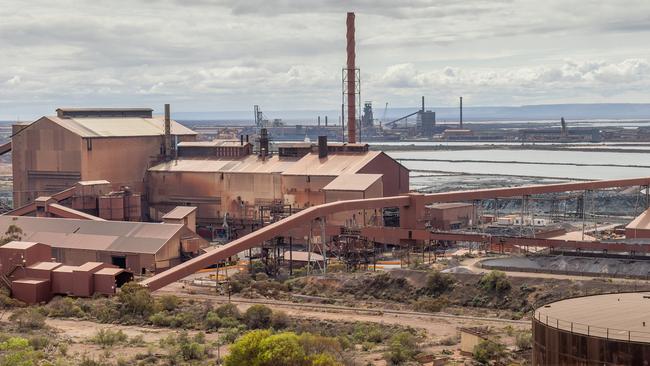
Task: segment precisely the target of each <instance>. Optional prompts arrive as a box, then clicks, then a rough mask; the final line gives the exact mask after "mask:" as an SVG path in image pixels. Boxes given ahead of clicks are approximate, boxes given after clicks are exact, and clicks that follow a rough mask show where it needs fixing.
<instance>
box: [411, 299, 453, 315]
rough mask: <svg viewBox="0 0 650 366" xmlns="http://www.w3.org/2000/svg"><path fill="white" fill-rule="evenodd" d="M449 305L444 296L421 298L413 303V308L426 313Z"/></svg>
mask: <svg viewBox="0 0 650 366" xmlns="http://www.w3.org/2000/svg"><path fill="white" fill-rule="evenodd" d="M446 306H447V300H446V299H444V298H437V299H427V298H421V299H418V300H417V301H415V302H414V303H413V310H415V311H420V312H425V313H437V312H439V311H442V309H444V308H445V307H446Z"/></svg>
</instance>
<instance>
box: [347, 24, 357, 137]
mask: <svg viewBox="0 0 650 366" xmlns="http://www.w3.org/2000/svg"><path fill="white" fill-rule="evenodd" d="M346 26H347V34H346V38H347V55H348V58H347V70H346V71H347V79H348V90H347V95H348V142H349V143H351V144H354V143H356V142H357V128H356V123H357V120H356V111H357V106H356V95H357V87H356V53H355V39H354V13H352V12H350V13H348V17H347V20H346Z"/></svg>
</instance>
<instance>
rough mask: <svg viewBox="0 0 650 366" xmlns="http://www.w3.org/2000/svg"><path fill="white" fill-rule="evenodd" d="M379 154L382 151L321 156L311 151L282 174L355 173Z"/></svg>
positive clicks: (324, 174)
mask: <svg viewBox="0 0 650 366" xmlns="http://www.w3.org/2000/svg"><path fill="white" fill-rule="evenodd" d="M379 154H381V151H367V152H362V153H345V154H336V153H335V154H329V155H327V157H325V158H319V157H318V154H317V153H311V154H307V155H305V156H303V157H302V158H301V159H300V160H298V161H297V162H296V163H295V164H293V165H291V166H290V167H289V168H288V169H286V170H285V171H284V173H282V175H322V176H339V175H341V174H354V173H357V172H358V171H359V170H360V169H362V168H363V167H364V166H366V165H367V164H368V163H369V162H370V161H372V160H373V159H374V158H376V157H377V156H379Z"/></svg>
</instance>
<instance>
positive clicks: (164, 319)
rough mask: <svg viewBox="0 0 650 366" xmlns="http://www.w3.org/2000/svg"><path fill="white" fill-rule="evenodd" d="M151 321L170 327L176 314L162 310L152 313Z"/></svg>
mask: <svg viewBox="0 0 650 366" xmlns="http://www.w3.org/2000/svg"><path fill="white" fill-rule="evenodd" d="M149 321H150V322H151V324H153V325H155V326H157V327H169V326H171V324H172V321H174V316H173V315H168V314H167V313H165V312H162V311H161V312H158V313H155V314H153V315H151V316H150V317H149Z"/></svg>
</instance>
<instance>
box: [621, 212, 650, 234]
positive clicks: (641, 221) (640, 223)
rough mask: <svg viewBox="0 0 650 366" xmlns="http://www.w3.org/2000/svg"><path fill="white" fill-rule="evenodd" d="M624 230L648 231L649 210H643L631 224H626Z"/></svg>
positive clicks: (649, 222)
mask: <svg viewBox="0 0 650 366" xmlns="http://www.w3.org/2000/svg"><path fill="white" fill-rule="evenodd" d="M625 228H626V229H635V230H650V209H648V210H645V211H643V212H642V213H641V215H639V216H637V217H636V218H635V219H634V220H632V222H630V223H629V224H627V226H626V227H625Z"/></svg>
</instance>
